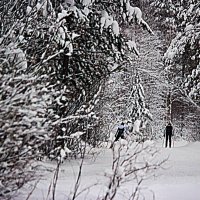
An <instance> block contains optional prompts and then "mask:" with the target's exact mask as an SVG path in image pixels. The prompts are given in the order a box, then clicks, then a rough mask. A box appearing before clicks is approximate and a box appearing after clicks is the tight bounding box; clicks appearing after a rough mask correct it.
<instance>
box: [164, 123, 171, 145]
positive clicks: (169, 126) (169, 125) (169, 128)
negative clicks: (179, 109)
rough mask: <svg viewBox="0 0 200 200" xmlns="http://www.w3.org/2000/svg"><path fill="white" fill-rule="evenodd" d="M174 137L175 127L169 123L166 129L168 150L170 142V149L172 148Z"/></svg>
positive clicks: (165, 135)
mask: <svg viewBox="0 0 200 200" xmlns="http://www.w3.org/2000/svg"><path fill="white" fill-rule="evenodd" d="M172 136H173V127H172V124H171V122H169V123H168V124H167V126H166V128H165V134H164V137H165V147H166V148H167V146H168V142H169V147H170V148H171V144H172Z"/></svg>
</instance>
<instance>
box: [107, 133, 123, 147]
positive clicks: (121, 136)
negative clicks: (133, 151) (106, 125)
mask: <svg viewBox="0 0 200 200" xmlns="http://www.w3.org/2000/svg"><path fill="white" fill-rule="evenodd" d="M119 138H122V139H124V134H123V133H117V135H116V136H115V141H114V142H116V141H118V140H119ZM114 142H113V143H112V144H111V146H110V148H112V147H113V144H114Z"/></svg>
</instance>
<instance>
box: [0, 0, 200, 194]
mask: <svg viewBox="0 0 200 200" xmlns="http://www.w3.org/2000/svg"><path fill="white" fill-rule="evenodd" d="M0 15H1V16H0V18H1V21H0V162H1V166H0V196H3V195H4V194H5V193H6V194H7V193H9V192H11V191H14V190H17V189H19V188H21V187H22V186H23V185H24V183H26V182H27V181H28V180H29V179H30V178H31V176H33V173H34V170H32V169H30V168H29V164H30V163H31V161H32V160H33V159H42V158H43V157H48V158H50V159H58V158H60V156H61V152H62V151H64V152H65V153H66V154H67V153H70V155H73V157H75V158H76V157H79V156H81V155H82V154H83V153H84V152H83V148H82V146H83V141H85V142H87V144H88V145H90V146H91V147H96V146H98V145H100V144H101V143H102V142H104V141H108V139H109V137H110V133H111V132H112V131H113V128H114V126H115V125H116V124H117V123H119V122H121V121H126V122H129V125H130V127H133V131H132V134H133V135H134V136H135V139H137V140H138V139H139V140H141V141H144V140H146V139H157V138H159V137H162V136H163V129H164V126H165V125H166V122H167V121H169V120H170V121H172V123H173V125H174V127H175V130H176V137H177V138H179V137H184V138H185V139H186V140H195V141H197V140H198V141H199V140H200V124H199V121H200V114H199V113H200V81H199V80H200V54H199V50H200V40H199V39H200V34H199V33H200V3H199V1H198V0H187V1H184V0H176V1H171V0H164V1H161V0H154V1H153V0H152V1H151V0H138V1H137V0H135V1H133V0H130V1H129V0H121V1H119V0H109V1H99V0H75V1H73V0H26V1H24V0H4V1H1V2H0Z"/></svg>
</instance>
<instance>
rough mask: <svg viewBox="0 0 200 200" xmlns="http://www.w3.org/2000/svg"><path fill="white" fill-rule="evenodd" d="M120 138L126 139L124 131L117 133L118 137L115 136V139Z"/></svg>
mask: <svg viewBox="0 0 200 200" xmlns="http://www.w3.org/2000/svg"><path fill="white" fill-rule="evenodd" d="M119 138H122V139H124V134H123V133H117V135H116V138H115V141H118V140H119Z"/></svg>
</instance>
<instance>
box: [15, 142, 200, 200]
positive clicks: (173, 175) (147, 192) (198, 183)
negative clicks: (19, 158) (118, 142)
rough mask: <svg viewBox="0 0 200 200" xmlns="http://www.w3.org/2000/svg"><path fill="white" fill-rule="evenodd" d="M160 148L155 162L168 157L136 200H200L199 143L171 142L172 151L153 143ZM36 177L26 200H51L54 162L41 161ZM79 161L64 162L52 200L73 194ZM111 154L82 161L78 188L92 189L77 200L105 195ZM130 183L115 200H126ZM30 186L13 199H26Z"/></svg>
mask: <svg viewBox="0 0 200 200" xmlns="http://www.w3.org/2000/svg"><path fill="white" fill-rule="evenodd" d="M155 144H156V147H158V148H159V149H160V151H159V159H161V160H162V159H164V158H166V157H168V156H169V159H168V161H167V162H166V163H165V164H164V168H165V169H158V170H157V171H156V172H155V175H156V176H155V177H151V178H149V179H147V180H145V181H144V182H143V184H142V188H143V190H142V191H141V195H140V198H139V199H140V200H142V198H143V197H145V200H153V196H155V200H199V199H200V167H199V166H200V156H199V155H200V142H195V143H187V142H185V141H177V142H176V141H175V144H174V145H175V147H174V148H171V149H170V148H163V147H162V141H158V142H156V143H155ZM40 164H41V165H40V167H39V168H38V174H41V175H43V176H42V178H41V180H40V182H39V183H38V185H37V187H36V189H35V190H34V192H33V194H32V195H31V197H30V198H29V199H30V200H43V199H47V200H50V199H52V195H51V194H50V195H49V197H47V192H48V188H49V186H50V183H51V181H52V177H53V170H54V169H55V168H56V164H55V162H50V161H46V162H41V163H40ZM79 164H80V160H71V161H65V162H64V163H63V164H62V165H61V168H60V172H59V179H58V183H57V186H56V200H67V199H68V197H69V196H70V191H73V187H74V183H75V180H76V176H77V172H78V170H79ZM111 164H112V151H111V149H107V148H104V149H102V150H101V153H100V154H99V155H98V157H96V159H94V157H93V158H86V159H85V161H84V166H83V170H82V175H81V185H80V189H84V188H86V187H87V186H92V185H93V184H95V183H98V185H96V186H93V187H92V188H90V190H88V191H86V192H84V193H82V194H81V195H80V196H79V197H78V198H77V199H78V200H84V199H86V200H95V199H97V197H98V196H99V194H102V192H103V191H104V192H105V185H106V183H107V180H108V179H107V178H106V177H105V176H104V173H105V170H109V169H111ZM133 186H134V181H132V182H128V183H125V184H123V185H122V186H121V188H120V190H119V194H118V195H117V196H116V198H115V199H116V200H122V199H127V197H128V194H131V192H132V190H133ZM32 187H33V184H32V185H31V184H29V185H27V186H26V188H24V189H23V190H21V191H20V193H19V194H18V195H17V196H16V197H15V198H14V199H15V200H23V199H26V197H27V195H28V193H29V192H30V191H31V188H32Z"/></svg>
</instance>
